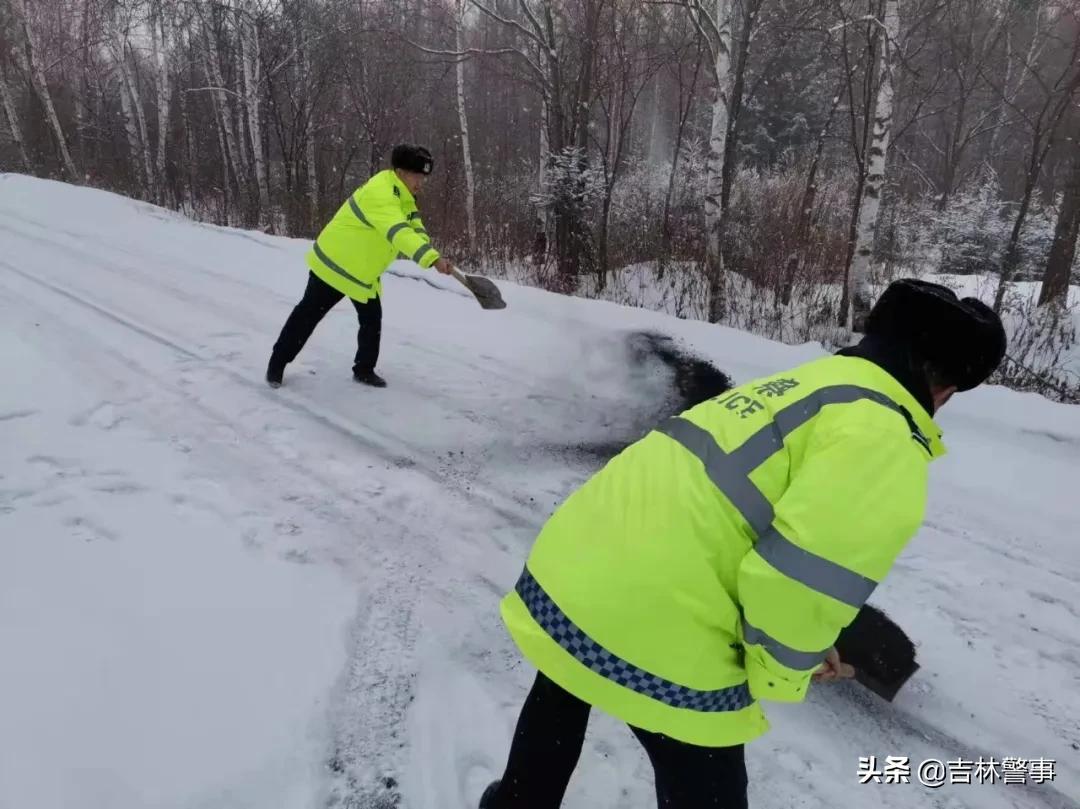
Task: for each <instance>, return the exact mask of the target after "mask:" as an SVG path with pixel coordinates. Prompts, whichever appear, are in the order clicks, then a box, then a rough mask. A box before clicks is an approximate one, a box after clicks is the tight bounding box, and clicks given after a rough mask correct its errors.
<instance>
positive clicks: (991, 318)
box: [866, 278, 1007, 391]
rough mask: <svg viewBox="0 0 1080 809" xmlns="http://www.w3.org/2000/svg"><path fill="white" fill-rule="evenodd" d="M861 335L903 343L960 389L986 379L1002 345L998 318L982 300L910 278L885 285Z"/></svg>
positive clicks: (999, 358)
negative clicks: (886, 287) (962, 297)
mask: <svg viewBox="0 0 1080 809" xmlns="http://www.w3.org/2000/svg"><path fill="white" fill-rule="evenodd" d="M866 334H867V335H876V336H880V337H884V338H888V339H892V340H900V341H902V342H904V343H906V344H907V345H908V346H910V348H911V350H912V351H913V353H914V354H916V355H917V356H919V357H922V358H923V359H925V360H926V361H927V362H929V363H930V364H932V365H933V366H934V368H936V369H937V370H938V371H939V372H940V373H941V374H942V375H943V376H944V377H945V379H946V380H948V381H949V382H950V383H951V384H954V385H956V387H957V388H958V389H959V390H962V391H964V390H971V389H972V388H974V387H977V386H979V385H981V384H982V383H983V382H985V381H986V380H987V379H988V378H989V377H990V375H991V374H992V373H993V372H994V371H995V370H996V369H997V367H998V365H1000V364H1001V361H1002V359H1003V358H1004V357H1005V350H1006V346H1007V338H1006V336H1005V327H1004V326H1003V325H1002V323H1001V318H1000V317H998V316H997V314H996V313H995V312H994V310H993V309H991V308H990V307H989V306H987V305H986V304H985V303H983V302H982V301H980V300H978V299H977V298H964V299H963V300H961V299H960V298H959V297H957V295H956V293H955V292H953V291H952V290H951V289H949V288H948V287H944V286H941V285H940V284H932V283H929V282H927V281H919V280H916V279H913V278H908V279H904V280H901V281H895V282H893V283H892V284H890V285H889V288H888V289H886V290H885V292H884V293H883V294H882V296H881V298H879V299H878V302H877V303H876V304H875V305H874V308H873V309H872V310H871V311H870V316H869V317H868V318H867V321H866Z"/></svg>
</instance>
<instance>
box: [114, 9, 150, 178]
mask: <svg viewBox="0 0 1080 809" xmlns="http://www.w3.org/2000/svg"><path fill="white" fill-rule="evenodd" d="M121 9H122V6H121V5H120V4H117V5H116V6H115V7H114V8H113V15H112V18H111V36H110V39H109V45H108V50H109V52H110V54H111V55H112V60H113V63H114V65H115V69H116V73H117V77H118V79H119V83H120V103H121V110H122V112H123V116H124V130H125V132H127V136H128V146H129V149H130V151H131V161H132V164H133V165H134V166H137V167H139V168H140V169H141V176H142V181H143V189H144V191H145V192H146V193H147V194H148V195H149V196H150V197H151V198H152V199H156V197H157V183H156V182H155V173H154V159H153V150H152V147H151V145H150V136H149V134H148V132H147V129H146V113H145V112H144V111H143V101H142V94H141V93H140V92H139V83H138V80H137V78H136V76H135V71H134V69H133V67H132V63H131V62H129V60H128V53H129V51H130V50H131V48H130V40H129V33H130V30H131V19H130V17H125V19H123V20H121V19H120V16H119V15H120V13H121ZM123 10H124V11H125V12H126V11H127V9H123Z"/></svg>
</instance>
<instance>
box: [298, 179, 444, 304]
mask: <svg viewBox="0 0 1080 809" xmlns="http://www.w3.org/2000/svg"><path fill="white" fill-rule="evenodd" d="M397 258H407V259H410V260H412V261H415V262H416V263H417V264H419V265H420V266H421V267H423V268H424V269H427V268H429V267H431V265H432V264H434V263H435V262H436V261H437V260H438V259H439V253H438V252H437V251H436V250H435V248H434V247H432V245H431V240H430V239H429V238H428V234H427V231H426V230H425V229H424V223H423V221H422V220H421V219H420V212H419V211H418V210H417V208H416V199H415V198H414V197H413V195H412V193H411V192H410V191H409V189H408V188H407V187H406V185H405V184H404V183H403V182H402V181H401V180H400V179H399V178H398V176H397V175H396V174H395V173H394V172H393V171H389V170H388V171H381V172H379V173H378V174H376V175H375V176H374V177H372V178H371V179H370V180H368V181H367V182H366V183H364V185H362V186H361V187H360V188H358V189H357V190H356V192H355V193H353V194H352V196H350V197H349V198H348V199H347V200H346V201H345V202H344V204H343V205H342V206H341V208H339V209H338V212H337V213H336V214H335V215H334V218H333V219H331V220H330V222H329V223H327V225H326V227H325V228H323V230H322V232H321V233H320V234H319V237H318V238H317V239H316V240H315V242H314V244H313V245H312V246H311V250H310V251H309V252H308V254H307V264H308V267H310V268H311V271H312V272H313V273H315V274H316V275H317V276H319V278H321V279H322V280H323V281H325V282H326V283H328V284H329V285H330V286H332V287H333V288H334V289H336V290H338V291H340V292H343V293H344V294H345V295H348V296H349V297H350V298H352V299H354V300H358V301H367V300H370V299H371V298H374V297H375V296H376V295H380V294H381V293H382V281H381V276H382V274H383V272H384V271H385V270H386V268H387V267H388V266H390V263H391V262H392V261H394V260H395V259H397Z"/></svg>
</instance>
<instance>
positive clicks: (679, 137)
mask: <svg viewBox="0 0 1080 809" xmlns="http://www.w3.org/2000/svg"><path fill="white" fill-rule="evenodd" d="M701 53H702V52H701V51H700V50H699V51H698V56H697V59H696V60H695V62H694V75H693V78H691V79H690V92H689V94H688V95H687V98H686V106H685V107H683V106H682V103H683V99H682V88H681V87H680V88H679V128H678V129H677V130H676V132H675V154H674V155H673V156H672V158H671V174H670V175H668V184H667V191H666V192H665V193H664V215H663V218H662V219H661V220H660V273H659V275H660V277H663V268H664V260H665V259H666V257H667V254H668V253H670V252H671V197H672V195H673V194H674V193H675V177H676V176H677V172H678V168H679V154H680V153H681V152H682V143H683V136H684V134H685V133H686V120H687V119H688V118H689V117H690V110H692V109H693V108H694V95H695V93H696V92H697V81H698V76H699V75H701ZM680 83H681V76H680Z"/></svg>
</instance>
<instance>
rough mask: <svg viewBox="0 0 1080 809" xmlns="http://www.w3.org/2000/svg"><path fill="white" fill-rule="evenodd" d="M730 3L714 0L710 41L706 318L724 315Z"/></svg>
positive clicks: (725, 0) (729, 86)
mask: <svg viewBox="0 0 1080 809" xmlns="http://www.w3.org/2000/svg"><path fill="white" fill-rule="evenodd" d="M731 7H732V0H716V20H715V21H716V26H717V28H718V29H719V30H720V38H719V41H718V42H716V43H714V46H715V49H716V63H715V65H714V72H715V78H716V97H715V99H714V100H713V114H712V126H711V128H710V131H709V153H708V157H707V159H706V162H705V273H706V278H707V280H708V287H709V322H710V323H719V322H720V321H721V320H722V319H723V318H724V315H725V309H726V306H725V300H724V259H723V255H722V252H721V250H722V246H723V229H724V211H723V205H722V200H723V184H724V155H725V153H726V151H727V133H728V113H729V110H730V105H731V79H732V77H731Z"/></svg>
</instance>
